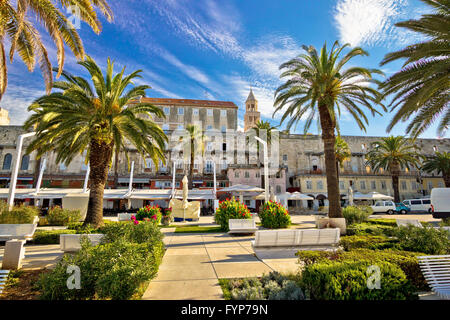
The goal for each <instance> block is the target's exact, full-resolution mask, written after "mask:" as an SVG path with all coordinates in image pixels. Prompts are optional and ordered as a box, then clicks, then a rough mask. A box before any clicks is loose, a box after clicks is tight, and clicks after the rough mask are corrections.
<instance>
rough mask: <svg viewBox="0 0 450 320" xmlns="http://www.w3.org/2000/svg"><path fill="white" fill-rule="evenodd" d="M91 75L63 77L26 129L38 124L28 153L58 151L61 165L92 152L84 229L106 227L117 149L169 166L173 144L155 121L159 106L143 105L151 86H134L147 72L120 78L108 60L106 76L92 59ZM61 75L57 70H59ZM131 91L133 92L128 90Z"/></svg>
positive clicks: (86, 63)
mask: <svg viewBox="0 0 450 320" xmlns="http://www.w3.org/2000/svg"><path fill="white" fill-rule="evenodd" d="M78 64H79V65H81V66H83V67H84V68H85V69H86V70H87V72H88V73H89V74H90V78H91V80H92V84H93V86H91V84H90V83H89V81H88V80H86V79H84V78H82V77H78V76H75V75H72V74H70V73H68V72H63V73H62V76H63V77H64V81H58V82H55V84H54V88H56V89H60V90H61V91H54V92H52V93H51V94H48V95H45V96H43V97H40V98H38V99H36V100H35V101H34V102H33V104H32V105H31V106H30V107H29V108H28V110H29V111H32V112H34V114H32V115H31V116H30V117H29V118H28V120H27V121H26V122H25V125H24V127H25V129H29V128H32V127H33V126H35V125H36V127H35V131H36V136H35V139H34V140H33V141H32V142H31V144H30V145H29V147H28V148H27V152H31V151H33V150H37V156H38V158H39V157H40V156H42V154H44V153H45V152H48V151H50V150H53V151H54V152H55V153H56V162H57V163H65V164H67V165H68V164H69V163H70V162H71V161H72V160H73V159H74V158H75V156H77V155H79V154H82V153H83V152H85V151H86V154H87V157H86V163H88V162H89V164H90V168H91V171H90V175H89V180H90V193H89V205H88V211H87V216H86V219H85V222H84V224H85V225H88V224H92V225H93V226H95V227H98V226H100V225H102V223H103V193H104V188H105V184H106V182H107V179H108V170H109V168H110V166H111V161H112V155H113V152H114V150H115V148H119V149H121V150H124V152H125V154H126V156H127V159H128V153H127V150H128V148H126V147H125V143H126V142H125V141H127V143H129V144H131V145H133V146H134V147H135V148H136V149H137V151H138V152H139V153H140V154H141V155H142V156H148V157H150V158H152V160H153V162H154V163H155V165H156V167H157V166H158V160H159V159H161V160H162V161H163V162H164V163H165V159H164V148H165V142H166V141H167V140H168V139H167V137H166V135H165V134H164V132H163V131H162V129H161V128H160V127H159V126H158V125H157V124H155V123H154V122H153V121H152V120H150V118H149V117H147V118H146V116H151V115H156V116H157V117H164V113H163V112H162V110H161V109H159V108H158V107H156V106H153V105H150V104H146V103H140V100H139V101H138V100H137V99H138V97H140V96H145V91H146V90H147V89H149V88H150V87H149V86H146V85H141V86H136V87H134V86H131V87H129V86H130V85H131V84H132V81H133V80H134V79H135V78H140V77H141V76H140V74H141V72H142V71H141V70H138V71H135V72H133V73H131V74H129V75H124V72H125V68H124V69H122V71H121V72H120V73H118V74H116V75H113V72H114V63H112V62H111V60H110V59H108V65H107V71H106V74H103V73H102V71H101V69H100V68H99V66H98V65H97V64H96V63H95V61H94V60H93V59H92V58H90V57H87V58H86V60H85V61H81V62H78ZM55 71H56V69H55ZM125 90H127V91H125Z"/></svg>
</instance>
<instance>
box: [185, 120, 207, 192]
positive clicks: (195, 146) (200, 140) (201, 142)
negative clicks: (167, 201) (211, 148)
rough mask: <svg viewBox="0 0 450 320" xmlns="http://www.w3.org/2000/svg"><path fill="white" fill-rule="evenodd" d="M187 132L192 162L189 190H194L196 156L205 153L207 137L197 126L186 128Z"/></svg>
mask: <svg viewBox="0 0 450 320" xmlns="http://www.w3.org/2000/svg"><path fill="white" fill-rule="evenodd" d="M186 131H187V132H188V135H189V142H188V143H189V150H190V154H189V156H190V162H189V182H188V183H189V189H192V187H193V180H194V161H195V156H196V155H197V154H198V153H201V155H202V156H203V154H204V153H205V141H206V137H205V135H204V133H203V132H202V130H200V128H199V127H198V126H197V125H188V126H187V127H186Z"/></svg>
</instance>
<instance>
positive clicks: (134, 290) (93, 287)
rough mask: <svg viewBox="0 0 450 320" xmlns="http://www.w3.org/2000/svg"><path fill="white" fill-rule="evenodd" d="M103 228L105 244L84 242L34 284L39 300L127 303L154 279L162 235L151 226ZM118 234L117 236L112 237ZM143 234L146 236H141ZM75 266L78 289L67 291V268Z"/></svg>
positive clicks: (161, 249) (160, 256)
mask: <svg viewBox="0 0 450 320" xmlns="http://www.w3.org/2000/svg"><path fill="white" fill-rule="evenodd" d="M103 228H105V229H106V230H104V231H105V234H106V241H102V243H101V244H100V245H98V246H95V247H92V246H90V245H89V244H88V240H86V241H84V242H83V243H82V249H81V250H80V251H79V252H78V253H76V254H73V255H69V254H67V255H64V256H63V258H62V260H61V261H60V262H59V263H58V264H57V265H56V267H55V269H54V270H52V272H50V273H48V274H44V275H42V276H41V278H40V279H39V281H38V284H37V285H38V289H39V290H40V291H41V299H44V300H83V299H120V300H125V299H131V298H135V297H136V296H137V295H139V294H140V293H142V288H143V287H144V286H145V284H146V283H147V281H149V280H150V279H152V278H153V277H155V276H156V273H157V271H158V266H159V264H160V263H161V260H162V256H163V254H164V244H163V242H162V234H161V232H160V231H159V229H158V228H157V226H155V224H154V223H146V222H144V223H140V224H139V225H133V224H132V223H124V224H123V223H114V224H107V225H105V226H104V227H103ZM115 231H118V232H119V234H118V235H113V233H114V232H115ZM145 233H146V234H145ZM73 265H75V266H78V267H79V268H80V272H81V289H79V290H76V289H73V290H69V289H68V288H67V280H68V277H69V276H70V274H67V268H68V267H69V266H73Z"/></svg>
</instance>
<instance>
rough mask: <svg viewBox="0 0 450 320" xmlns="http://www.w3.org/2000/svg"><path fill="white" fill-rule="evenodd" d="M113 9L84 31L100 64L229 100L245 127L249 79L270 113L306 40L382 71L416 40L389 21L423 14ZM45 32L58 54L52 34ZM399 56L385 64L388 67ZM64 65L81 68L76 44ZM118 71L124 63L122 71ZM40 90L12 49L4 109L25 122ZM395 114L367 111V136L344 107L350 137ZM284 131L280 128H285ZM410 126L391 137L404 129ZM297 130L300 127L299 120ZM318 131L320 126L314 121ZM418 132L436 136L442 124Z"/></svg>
mask: <svg viewBox="0 0 450 320" xmlns="http://www.w3.org/2000/svg"><path fill="white" fill-rule="evenodd" d="M110 3H111V7H112V9H113V12H114V15H115V21H114V22H113V23H111V24H109V23H108V22H106V21H105V20H103V32H102V33H101V34H100V35H96V34H94V33H93V32H92V31H91V30H90V28H89V27H88V26H87V25H86V24H82V25H81V29H80V30H79V32H80V35H81V36H82V39H83V42H84V45H85V50H86V52H87V53H88V54H89V55H91V56H92V57H93V58H94V59H96V61H97V62H98V63H99V64H100V65H105V64H106V58H107V57H108V56H109V57H111V58H112V59H113V60H115V61H116V64H117V66H118V67H122V66H127V70H128V71H133V70H136V69H143V70H144V72H143V76H144V78H143V79H142V80H141V81H140V82H142V83H146V84H149V85H150V86H152V88H153V89H152V90H149V91H148V93H147V95H148V96H150V97H167V98H189V99H212V100H224V101H233V102H234V103H235V104H236V105H238V106H239V108H240V110H239V118H240V120H239V126H240V127H243V114H244V101H245V99H246V97H247V95H248V92H249V88H250V86H252V87H253V90H254V92H255V96H256V98H257V99H258V100H259V105H260V111H261V112H262V116H263V119H265V120H270V121H271V122H272V123H273V124H274V125H278V124H279V121H278V119H279V117H280V114H277V115H276V116H275V118H274V119H272V112H273V93H274V89H275V88H276V87H277V86H278V85H279V84H280V83H281V81H280V79H279V70H278V66H279V65H280V64H281V63H282V62H285V61H287V60H288V59H290V58H292V57H295V56H296V55H298V54H299V53H301V45H303V44H306V45H314V46H315V47H316V48H320V47H321V46H322V45H323V43H324V42H325V41H327V43H329V44H330V45H331V44H332V43H333V42H334V41H335V40H339V41H340V42H341V43H347V42H348V43H350V44H351V45H353V46H357V45H358V46H362V47H363V48H364V49H366V50H367V51H369V53H370V56H369V57H365V58H358V59H356V60H354V61H353V62H352V63H353V64H359V65H362V66H366V67H370V68H377V67H379V62H380V61H381V59H382V58H383V56H384V55H385V54H386V53H388V52H390V51H393V50H396V49H399V48H402V47H404V46H405V45H407V44H409V43H412V42H414V41H418V40H419V39H418V38H417V36H416V35H414V34H409V33H406V32H405V31H403V30H401V29H398V28H396V27H394V26H393V24H394V23H395V22H397V21H400V20H405V19H409V18H414V17H419V16H420V14H421V13H423V12H425V11H424V7H423V6H422V4H421V3H420V2H419V1H418V0H282V1H272V0H221V1H220V0H195V1H194V0H164V1H163V0H127V1H122V0H110ZM43 39H44V41H45V42H46V43H48V45H49V46H50V52H51V54H52V60H53V62H54V63H55V64H56V61H55V55H54V52H55V51H56V50H55V49H54V47H53V46H52V45H51V41H50V39H49V38H48V36H47V35H46V34H45V33H43ZM400 66H401V65H400V63H391V64H388V65H387V66H384V67H383V68H382V70H383V71H384V72H385V73H386V74H387V75H389V74H392V72H394V71H395V70H398V68H400ZM65 68H66V69H67V70H69V71H71V72H76V73H80V69H79V68H78V67H77V65H76V60H75V58H74V57H73V55H72V54H71V53H70V51H68V52H67V54H66V65H65ZM117 69H118V68H117ZM43 93H44V85H43V80H42V76H41V74H40V72H39V69H38V68H36V71H35V72H34V73H29V72H28V71H27V69H26V68H25V67H24V66H23V63H22V62H21V61H20V59H19V58H18V57H17V56H16V58H15V61H14V62H13V64H12V65H10V66H9V87H8V89H7V93H6V95H5V96H4V98H3V99H2V101H1V102H0V107H3V108H6V109H8V110H9V112H10V117H11V123H12V124H22V123H23V121H24V120H25V119H26V118H27V116H28V114H27V112H26V108H27V107H28V105H29V104H30V102H31V101H33V99H35V98H37V97H39V96H40V95H42V94H43ZM390 118H391V115H390V114H386V115H385V116H384V117H380V116H378V117H376V118H370V125H369V126H368V128H367V133H364V132H361V131H360V130H359V129H358V128H357V126H356V125H355V123H354V122H353V120H352V119H351V118H350V117H349V116H348V115H347V114H345V113H344V114H343V115H342V117H341V121H340V124H341V133H342V134H344V135H370V136H384V135H387V133H386V125H387V123H388V119H390ZM281 128H283V126H282V127H281ZM404 128H405V126H404V125H399V126H397V127H396V128H395V129H394V131H393V132H392V133H393V134H403V133H404ZM297 132H303V127H302V123H299V125H298V128H297ZM311 132H312V133H317V129H315V128H313V129H312V130H311ZM422 137H427V138H435V137H436V127H432V128H430V129H429V130H428V131H427V132H426V133H425V134H424V135H423V136H422Z"/></svg>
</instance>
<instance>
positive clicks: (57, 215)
mask: <svg viewBox="0 0 450 320" xmlns="http://www.w3.org/2000/svg"><path fill="white" fill-rule="evenodd" d="M45 218H46V219H47V222H48V224H49V225H51V226H67V225H69V224H71V223H75V222H78V221H80V219H81V213H80V210H68V209H63V208H61V207H58V206H56V207H53V208H51V209H50V210H49V211H48V214H47V216H46V217H45Z"/></svg>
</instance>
